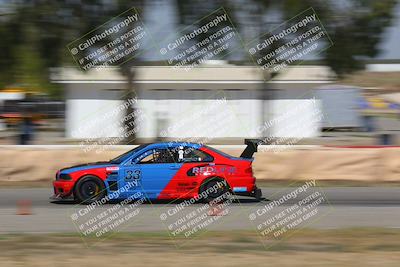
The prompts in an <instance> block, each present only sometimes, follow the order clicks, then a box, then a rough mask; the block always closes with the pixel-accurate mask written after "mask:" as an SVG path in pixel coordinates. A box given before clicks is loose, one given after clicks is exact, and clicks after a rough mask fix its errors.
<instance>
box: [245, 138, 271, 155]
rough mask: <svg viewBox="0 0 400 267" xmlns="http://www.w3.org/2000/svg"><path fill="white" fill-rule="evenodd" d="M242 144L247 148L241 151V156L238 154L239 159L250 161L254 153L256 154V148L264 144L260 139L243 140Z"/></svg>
mask: <svg viewBox="0 0 400 267" xmlns="http://www.w3.org/2000/svg"><path fill="white" fill-rule="evenodd" d="M244 143H245V145H247V146H246V148H245V149H244V150H243V152H242V154H240V157H241V158H245V159H251V158H252V157H253V154H254V152H257V148H258V146H259V145H261V144H265V142H264V141H263V140H261V139H244Z"/></svg>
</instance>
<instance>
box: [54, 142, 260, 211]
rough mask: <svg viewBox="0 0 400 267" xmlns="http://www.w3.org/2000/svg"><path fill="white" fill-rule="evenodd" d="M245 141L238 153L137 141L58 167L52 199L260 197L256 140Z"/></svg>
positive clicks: (187, 144) (204, 147)
mask: <svg viewBox="0 0 400 267" xmlns="http://www.w3.org/2000/svg"><path fill="white" fill-rule="evenodd" d="M245 143H246V144H247V147H246V149H245V150H244V151H243V153H242V154H241V155H240V157H233V156H230V155H228V154H225V153H224V152H221V151H218V150H216V149H214V148H211V147H209V146H207V145H202V144H197V143H186V142H164V143H152V144H144V145H140V146H138V147H136V148H134V149H132V150H130V151H128V152H126V153H124V154H122V155H120V156H118V157H116V158H114V159H112V160H110V161H105V162H96V163H89V164H83V165H78V166H73V167H69V168H64V169H61V170H59V171H58V172H57V174H56V180H55V181H54V182H53V186H54V196H53V197H52V199H65V198H70V197H73V198H74V199H75V200H77V201H78V202H79V203H84V204H89V203H92V202H95V201H98V200H101V199H104V198H106V197H108V198H111V199H126V198H128V197H132V196H133V195H135V194H137V193H143V194H144V195H145V196H146V198H147V199H149V200H166V199H170V200H175V199H190V198H197V197H198V196H199V194H201V193H202V192H210V193H208V194H207V196H206V197H205V200H206V201H211V200H213V199H216V198H218V197H220V196H221V195H223V194H224V193H226V192H231V193H232V194H236V195H243V196H250V197H255V198H256V199H257V200H260V199H261V190H260V189H258V188H257V186H256V183H255V182H256V178H255V177H254V176H253V170H252V162H253V158H252V156H253V154H254V152H255V151H257V145H258V142H257V140H256V139H246V141H245ZM210 188H217V189H218V190H214V191H212V190H211V191H209V190H208V189H210ZM116 192H117V194H115V193H116ZM111 196H112V197H111Z"/></svg>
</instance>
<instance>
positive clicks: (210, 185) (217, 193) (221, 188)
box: [206, 181, 225, 198]
mask: <svg viewBox="0 0 400 267" xmlns="http://www.w3.org/2000/svg"><path fill="white" fill-rule="evenodd" d="M216 185H218V187H217V190H215V191H210V190H211V188H213V187H216ZM206 190H207V192H209V193H208V196H209V197H211V198H217V197H219V196H221V195H222V194H223V193H224V192H225V186H224V185H223V184H222V182H221V181H212V182H209V183H207V186H206Z"/></svg>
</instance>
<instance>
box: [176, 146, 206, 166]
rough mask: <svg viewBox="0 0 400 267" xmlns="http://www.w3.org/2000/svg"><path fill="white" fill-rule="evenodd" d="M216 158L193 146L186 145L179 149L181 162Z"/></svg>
mask: <svg viewBox="0 0 400 267" xmlns="http://www.w3.org/2000/svg"><path fill="white" fill-rule="evenodd" d="M213 160H214V158H213V157H212V156H210V155H209V154H207V153H206V152H203V151H201V150H198V149H194V148H192V147H185V148H184V149H182V150H180V151H178V161H179V162H186V163H189V162H212V161H213Z"/></svg>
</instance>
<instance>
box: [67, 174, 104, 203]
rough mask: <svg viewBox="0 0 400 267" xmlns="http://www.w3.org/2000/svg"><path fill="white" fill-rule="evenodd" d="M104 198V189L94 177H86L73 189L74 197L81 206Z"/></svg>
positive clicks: (102, 184) (101, 183)
mask: <svg viewBox="0 0 400 267" xmlns="http://www.w3.org/2000/svg"><path fill="white" fill-rule="evenodd" d="M105 196H106V187H105V185H104V183H103V181H102V180H100V179H99V178H98V177H96V176H92V175H88V176H84V177H82V178H81V179H79V180H78V182H77V183H76V185H75V188H74V197H75V199H76V200H77V201H78V202H79V203H81V204H90V203H93V202H95V201H99V200H101V199H102V198H104V197H105Z"/></svg>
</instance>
